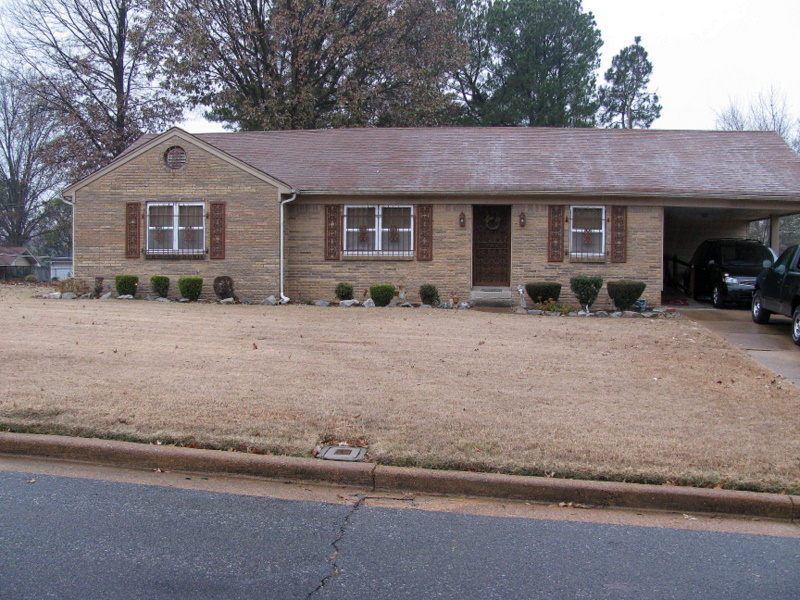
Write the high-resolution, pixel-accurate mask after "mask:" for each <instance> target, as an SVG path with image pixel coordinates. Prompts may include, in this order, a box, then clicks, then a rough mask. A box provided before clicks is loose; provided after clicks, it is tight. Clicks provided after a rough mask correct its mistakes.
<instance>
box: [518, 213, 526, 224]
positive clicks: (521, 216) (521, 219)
mask: <svg viewBox="0 0 800 600" xmlns="http://www.w3.org/2000/svg"><path fill="white" fill-rule="evenodd" d="M519 226H520V227H525V213H519Z"/></svg>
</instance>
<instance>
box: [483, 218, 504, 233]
mask: <svg viewBox="0 0 800 600" xmlns="http://www.w3.org/2000/svg"><path fill="white" fill-rule="evenodd" d="M502 220H503V219H502V217H501V216H500V215H497V214H488V215H486V217H484V219H483V222H484V224H485V225H486V229H488V230H489V231H497V230H498V229H500V223H501V222H502Z"/></svg>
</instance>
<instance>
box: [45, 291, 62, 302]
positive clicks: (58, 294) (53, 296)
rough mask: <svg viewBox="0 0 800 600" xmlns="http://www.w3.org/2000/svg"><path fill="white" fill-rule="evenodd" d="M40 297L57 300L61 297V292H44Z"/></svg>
mask: <svg viewBox="0 0 800 600" xmlns="http://www.w3.org/2000/svg"><path fill="white" fill-rule="evenodd" d="M42 297H43V298H49V299H50V300H58V299H59V298H61V292H50V293H49V294H45V295H44V296H42Z"/></svg>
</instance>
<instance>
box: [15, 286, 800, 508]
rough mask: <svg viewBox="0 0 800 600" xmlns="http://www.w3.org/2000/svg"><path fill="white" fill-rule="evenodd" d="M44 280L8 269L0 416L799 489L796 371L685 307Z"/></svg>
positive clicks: (266, 445)
mask: <svg viewBox="0 0 800 600" xmlns="http://www.w3.org/2000/svg"><path fill="white" fill-rule="evenodd" d="M33 293H34V290H33V289H32V288H30V287H14V286H5V285H4V286H0V315H1V316H0V319H2V325H1V327H2V329H1V330H2V331H3V342H2V364H3V377H2V383H0V428H5V429H10V430H14V431H30V432H49V433H66V434H71V435H79V436H96V437H111V438H116V439H127V440H135V441H143V442H154V441H156V440H159V441H161V442H162V443H179V444H185V445H192V446H201V447H213V448H235V449H247V450H248V451H256V452H274V453H285V454H290V455H297V456H309V455H310V453H311V452H312V449H313V448H314V447H315V445H316V444H317V443H319V442H320V441H322V440H333V441H349V442H358V441H364V442H366V443H368V444H369V452H370V456H371V458H372V460H374V461H378V462H381V463H384V464H398V465H418V466H425V467H433V468H462V469H476V470H490V471H501V472H508V473H521V474H536V475H541V474H549V475H553V476H556V477H590V478H601V479H612V480H620V481H647V482H661V483H676V484H690V485H701V486H725V487H730V488H739V489H756V490H771V491H787V492H791V493H798V492H800V471H798V468H799V467H800V419H799V418H798V415H800V390H798V389H796V388H795V387H794V386H793V385H792V384H791V383H789V382H787V381H785V380H782V379H780V378H776V376H775V374H774V373H772V372H771V371H769V370H767V369H766V368H764V367H762V366H760V365H759V364H758V363H756V362H754V361H753V360H752V359H750V358H749V357H748V356H747V355H746V354H744V353H743V352H741V351H740V350H738V349H736V348H733V347H731V346H730V345H728V344H727V343H726V342H725V341H723V340H722V339H721V338H719V337H717V336H715V335H713V334H711V333H710V332H708V331H707V330H705V329H704V328H702V327H701V326H699V325H697V324H695V323H694V322H692V321H690V320H688V319H683V318H678V319H658V320H645V319H581V318H561V317H533V316H527V315H515V314H511V313H508V314H506V313H503V314H500V313H486V312H477V311H442V310H423V309H403V308H394V309H388V308H387V309H363V308H352V309H345V308H317V307H310V306H302V305H289V306H275V307H273V306H222V305H208V304H206V305H204V304H177V303H160V302H145V301H122V300H114V301H98V300H86V301H83V300H44V299H41V298H34V297H32V294H33Z"/></svg>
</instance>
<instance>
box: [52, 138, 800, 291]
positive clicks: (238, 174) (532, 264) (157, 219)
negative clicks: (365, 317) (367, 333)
mask: <svg viewBox="0 0 800 600" xmlns="http://www.w3.org/2000/svg"><path fill="white" fill-rule="evenodd" d="M64 195H65V196H67V197H69V198H71V200H72V201H73V202H74V218H75V225H74V226H75V237H74V259H75V276H76V277H80V278H86V279H92V278H94V277H104V278H106V279H107V280H111V279H112V278H113V277H114V275H117V274H121V273H125V274H132V275H138V276H139V282H140V283H139V289H140V291H142V292H146V291H147V290H148V287H149V279H150V277H151V276H152V275H156V274H159V275H168V276H169V277H171V278H173V282H175V280H176V279H177V278H178V277H182V276H186V275H199V276H202V277H203V278H204V279H205V280H206V283H205V285H204V293H205V295H206V296H212V295H213V291H212V285H211V284H212V280H213V278H214V277H216V276H218V275H228V276H230V277H232V278H233V279H234V282H235V286H236V291H237V294H238V295H239V296H247V297H250V298H253V299H260V298H263V297H265V296H268V295H270V294H274V295H276V296H277V295H280V294H284V295H285V296H288V297H289V298H291V299H293V300H311V299H332V298H333V290H334V287H335V286H336V284H337V283H338V282H340V281H344V282H349V283H351V284H353V285H354V286H355V288H356V290H357V298H360V297H361V296H362V291H363V290H364V289H366V288H367V287H368V286H369V285H370V284H372V283H384V282H385V283H393V284H395V285H397V286H403V289H404V290H405V292H406V295H407V297H408V299H409V300H415V299H417V292H418V289H419V286H420V285H421V284H424V283H431V284H434V285H436V286H437V287H438V288H439V293H440V296H441V297H442V298H443V299H446V298H448V297H449V296H450V294H451V293H456V294H458V295H459V296H460V297H461V298H462V299H468V298H469V297H470V295H471V294H472V293H473V290H475V289H480V288H484V287H487V286H489V287H491V288H493V289H494V288H513V289H514V290H516V286H517V285H519V284H524V283H525V282H529V281H541V280H548V281H560V282H561V283H562V284H563V290H564V291H563V292H562V299H564V300H566V301H570V300H573V298H572V297H571V293H570V291H569V278H570V277H571V276H573V275H576V274H586V275H600V276H602V277H603V278H604V279H605V280H606V281H608V280H613V279H623V278H627V279H636V280H641V281H644V282H646V283H647V290H646V291H645V298H646V299H647V300H648V302H649V303H650V304H658V303H659V301H660V292H661V290H662V283H663V274H664V266H663V265H664V256H665V255H666V256H673V255H674V256H677V257H680V258H682V259H683V260H688V259H689V258H690V257H691V255H692V252H693V251H694V249H695V248H696V247H697V245H698V244H699V242H700V241H702V240H703V239H705V238H708V237H728V236H739V237H741V236H744V235H745V233H746V227H747V223H748V222H749V221H752V220H756V219H762V218H772V219H773V220H777V218H778V217H779V216H781V215H786V214H791V213H797V212H800V158H798V156H797V155H795V153H794V152H792V150H791V149H790V148H789V147H788V146H787V145H786V144H785V143H784V142H783V140H782V139H781V138H780V137H779V136H778V135H777V134H775V133H771V132H722V131H659V130H619V129H550V128H490V127H487V128H435V129H434V128H409V129H329V130H316V131H264V132H241V133H211V134H198V135H192V134H189V133H187V132H185V131H182V130H181V129H177V128H174V129H171V130H169V131H167V132H165V133H163V134H160V135H149V136H144V137H143V138H141V139H140V140H138V141H137V142H136V143H135V144H134V145H133V146H132V147H131V148H130V149H129V150H128V151H126V153H124V154H123V155H122V156H120V157H118V158H117V159H116V160H115V161H114V162H112V163H111V164H109V165H108V166H106V167H104V168H102V169H100V170H99V171H97V172H96V173H94V174H93V175H91V176H89V177H87V178H85V179H83V180H81V181H79V182H77V183H75V184H74V185H72V186H70V187H69V188H67V190H65V192H64ZM774 229H775V231H776V232H777V227H775V228H774ZM171 290H172V291H171V294H173V295H174V294H177V285H176V283H173V286H172V288H171ZM515 296H516V294H515ZM607 303H608V298H607V296H606V295H605V292H603V293H602V294H601V298H600V299H599V300H598V304H607Z"/></svg>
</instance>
